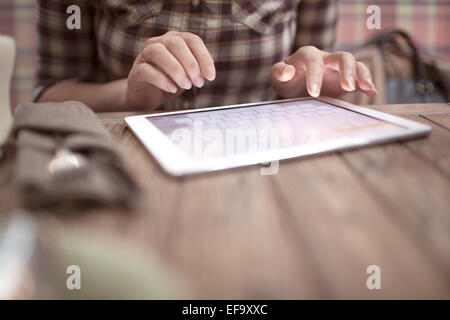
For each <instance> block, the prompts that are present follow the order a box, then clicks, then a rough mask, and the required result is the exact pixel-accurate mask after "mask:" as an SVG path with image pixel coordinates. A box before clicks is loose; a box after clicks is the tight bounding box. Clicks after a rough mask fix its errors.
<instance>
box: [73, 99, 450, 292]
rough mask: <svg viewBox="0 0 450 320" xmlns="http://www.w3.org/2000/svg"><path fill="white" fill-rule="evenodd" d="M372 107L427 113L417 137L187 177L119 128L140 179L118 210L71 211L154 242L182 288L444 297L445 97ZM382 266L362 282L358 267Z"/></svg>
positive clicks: (448, 178)
mask: <svg viewBox="0 0 450 320" xmlns="http://www.w3.org/2000/svg"><path fill="white" fill-rule="evenodd" d="M373 108H374V109H377V110H381V111H385V112H389V113H393V114H397V115H400V116H402V117H405V118H407V119H411V120H416V121H419V122H423V123H426V124H428V125H430V126H432V128H433V132H432V134H431V135H430V136H429V137H428V138H423V139H419V140H412V141H407V142H400V143H391V144H387V145H382V146H376V147H370V148H364V149H360V150H355V151H347V152H336V153H332V154H328V155H323V156H317V157H313V158H309V159H300V160H299V159H297V160H290V161H285V162H281V163H280V169H279V172H278V174H276V175H273V176H262V175H260V174H259V167H257V166H253V167H248V168H242V169H236V170H229V171H224V172H218V173H212V174H207V175H199V176H193V177H189V178H173V177H170V176H168V175H166V174H165V173H164V172H162V171H161V169H160V168H159V166H158V165H157V164H156V163H155V162H154V161H153V159H152V157H151V156H150V155H149V154H148V153H147V151H146V149H144V148H143V146H142V145H141V144H140V142H139V141H138V140H137V139H136V138H135V137H134V136H133V134H132V133H131V132H130V131H129V130H128V129H127V128H126V127H125V125H124V122H123V117H124V116H126V115H129V114H130V113H127V114H125V113H105V114H100V118H101V119H102V121H103V122H104V123H105V125H106V127H107V128H108V129H109V130H110V131H111V132H112V133H113V134H114V135H115V136H116V137H117V138H118V139H119V141H120V143H121V144H122V146H123V148H124V150H125V151H126V153H127V154H128V156H129V160H130V163H131V168H132V171H133V173H134V174H135V176H136V179H137V180H138V182H139V184H140V185H141V186H142V188H143V190H144V195H145V196H144V199H143V201H142V204H141V205H140V206H139V209H138V210H136V211H135V212H128V213H127V214H126V215H120V214H114V213H112V212H106V213H104V214H100V215H99V214H92V215H89V214H88V215H84V216H81V217H80V218H79V219H80V221H78V222H79V223H89V224H90V225H91V226H96V227H98V228H103V229H108V230H109V231H110V232H113V233H114V234H116V235H117V237H123V238H127V239H129V240H130V241H132V242H134V243H136V245H137V246H138V248H141V250H142V252H145V251H146V250H152V251H156V252H158V253H159V254H160V256H161V257H162V259H164V260H165V261H166V262H167V263H169V264H171V265H172V266H173V267H174V269H175V270H177V271H178V272H179V274H180V275H181V276H182V277H183V278H184V279H185V280H186V281H187V282H188V283H189V285H190V292H191V294H192V296H191V297H192V298H213V299H215V298H232V299H235V298H236V299H239V298H244V299H246V298H263V299H264V298H268V299H272V298H274V299H278V298H285V299H286V298H287V299H296V298H325V299H327V298H331V299H334V298H338V299H340V298H446V299H449V298H450V106H449V105H446V104H423V105H420V104H418V105H390V106H376V107H373ZM370 265H377V266H379V267H380V269H381V290H376V289H374V290H369V289H368V288H367V286H366V280H367V278H368V277H369V276H370V274H367V273H366V269H367V267H368V266H370Z"/></svg>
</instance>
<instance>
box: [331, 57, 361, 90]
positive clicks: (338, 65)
mask: <svg viewBox="0 0 450 320" xmlns="http://www.w3.org/2000/svg"><path fill="white" fill-rule="evenodd" d="M324 61H325V64H326V65H327V66H331V67H332V68H333V69H335V70H337V71H339V78H340V83H341V87H342V89H344V90H345V91H354V90H355V85H356V83H355V79H356V66H355V63H356V61H355V57H354V56H353V55H352V54H351V53H350V52H334V53H330V54H329V55H328V56H327V57H325V58H324Z"/></svg>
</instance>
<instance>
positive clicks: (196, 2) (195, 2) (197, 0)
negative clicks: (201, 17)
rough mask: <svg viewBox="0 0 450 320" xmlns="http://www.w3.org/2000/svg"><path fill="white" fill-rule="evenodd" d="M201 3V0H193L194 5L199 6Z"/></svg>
mask: <svg viewBox="0 0 450 320" xmlns="http://www.w3.org/2000/svg"><path fill="white" fill-rule="evenodd" d="M199 4H200V0H192V5H193V6H194V7H197V6H198V5H199Z"/></svg>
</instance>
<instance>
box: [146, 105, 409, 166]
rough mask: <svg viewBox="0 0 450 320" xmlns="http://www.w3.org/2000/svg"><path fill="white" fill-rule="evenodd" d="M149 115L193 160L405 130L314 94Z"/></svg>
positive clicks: (365, 137)
mask: <svg viewBox="0 0 450 320" xmlns="http://www.w3.org/2000/svg"><path fill="white" fill-rule="evenodd" d="M147 119H148V121H150V122H151V123H152V124H153V125H154V126H155V127H156V128H158V129H159V130H160V131H161V132H162V133H163V134H164V135H165V136H166V137H167V138H169V139H170V140H171V141H172V142H173V143H174V144H175V145H176V146H177V147H178V148H179V149H181V150H182V152H184V153H185V154H186V155H187V156H189V157H190V158H193V159H213V158H221V157H222V158H223V157H232V156H240V155H248V154H252V153H258V152H267V151H274V150H277V149H278V150H279V149H287V148H293V147H299V146H306V145H311V144H314V145H317V144H321V143H329V142H336V141H339V140H343V139H345V140H346V141H348V140H349V139H350V140H351V139H354V140H357V139H361V138H364V139H370V138H371V137H375V136H379V135H380V134H383V133H393V132H396V131H402V130H405V129H406V128H404V127H402V126H400V125H396V124H393V123H390V122H386V121H384V120H380V119H377V118H374V117H371V116H368V115H365V114H361V113H358V112H355V111H351V110H348V109H345V108H342V107H339V106H335V105H332V104H328V103H325V102H322V101H319V100H314V99H309V100H297V101H286V102H280V103H271V104H262V105H252V106H248V107H235V108H227V109H219V110H208V111H198V112H188V113H181V114H174V115H165V116H152V117H147Z"/></svg>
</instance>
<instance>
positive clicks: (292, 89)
mask: <svg viewBox="0 0 450 320" xmlns="http://www.w3.org/2000/svg"><path fill="white" fill-rule="evenodd" d="M270 81H271V83H272V86H273V87H274V88H275V90H276V91H277V92H278V93H279V94H280V95H281V96H283V97H285V98H293V97H301V96H306V94H307V93H309V94H310V95H311V96H313V97H317V96H319V95H320V94H322V95H327V96H332V97H338V96H341V95H343V94H345V93H348V92H352V91H357V90H359V91H362V92H364V93H366V94H367V95H369V96H374V95H376V94H377V90H376V89H375V86H374V85H373V82H372V76H371V74H370V71H369V69H368V68H367V67H366V66H365V65H364V64H363V63H362V62H358V61H356V60H355V57H354V56H353V55H352V54H351V53H349V52H342V51H339V52H332V53H329V52H325V51H322V50H319V49H317V48H316V47H313V46H306V47H302V48H300V49H298V50H297V51H296V52H295V53H294V54H293V55H291V56H289V57H288V58H286V59H284V60H283V61H280V62H278V63H276V64H274V65H273V66H272V68H271V71H270Z"/></svg>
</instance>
